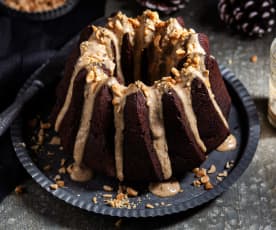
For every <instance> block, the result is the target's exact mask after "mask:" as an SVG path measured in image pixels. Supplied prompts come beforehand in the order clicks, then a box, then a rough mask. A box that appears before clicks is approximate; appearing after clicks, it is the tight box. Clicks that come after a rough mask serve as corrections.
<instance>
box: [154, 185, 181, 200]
mask: <svg viewBox="0 0 276 230" xmlns="http://www.w3.org/2000/svg"><path fill="white" fill-rule="evenodd" d="M149 191H150V192H151V193H152V194H154V195H156V196H159V197H170V196H175V195H176V194H177V193H179V192H180V191H181V187H180V184H179V182H178V181H168V182H161V183H150V185H149Z"/></svg>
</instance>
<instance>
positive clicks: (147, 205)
mask: <svg viewBox="0 0 276 230" xmlns="http://www.w3.org/2000/svg"><path fill="white" fill-rule="evenodd" d="M146 208H154V206H153V205H152V204H146Z"/></svg>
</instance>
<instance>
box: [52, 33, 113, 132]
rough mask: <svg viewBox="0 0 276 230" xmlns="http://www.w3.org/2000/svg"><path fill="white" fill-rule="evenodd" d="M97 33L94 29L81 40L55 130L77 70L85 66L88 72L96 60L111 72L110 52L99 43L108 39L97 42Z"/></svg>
mask: <svg viewBox="0 0 276 230" xmlns="http://www.w3.org/2000/svg"><path fill="white" fill-rule="evenodd" d="M97 31H98V30H97ZM98 34H99V33H96V32H95V31H94V33H93V34H92V35H91V36H90V38H89V40H88V41H84V42H82V43H81V45H80V58H79V59H78V61H77V64H76V65H75V69H74V72H73V74H72V77H71V80H70V84H69V88H68V91H67V95H66V98H65V102H64V104H63V106H62V108H61V110H60V112H59V114H58V116H57V119H56V123H55V130H56V131H58V130H59V126H60V124H61V122H62V120H63V118H64V116H65V114H66V112H67V110H68V108H69V106H70V103H71V98H72V93H73V85H74V80H75V78H76V76H77V74H78V73H79V71H80V70H81V69H83V68H86V69H87V71H88V72H90V70H92V69H95V63H97V62H101V63H103V64H104V65H105V66H106V68H108V69H109V70H110V71H111V72H112V73H113V71H114V68H115V64H114V63H113V61H112V58H113V57H110V55H111V53H110V52H108V50H107V48H106V47H107V45H105V44H101V42H104V41H105V42H106V43H108V41H106V40H107V39H106V38H105V40H104V41H100V42H99V38H97V37H99V35H98ZM108 47H109V46H108ZM107 54H109V56H108V55H107Z"/></svg>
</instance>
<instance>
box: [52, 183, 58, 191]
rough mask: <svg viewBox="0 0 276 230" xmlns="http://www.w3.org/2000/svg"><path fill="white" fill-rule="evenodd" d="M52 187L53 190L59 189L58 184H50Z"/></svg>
mask: <svg viewBox="0 0 276 230" xmlns="http://www.w3.org/2000/svg"><path fill="white" fill-rule="evenodd" d="M50 189H51V190H57V189H58V185H57V184H51V185H50Z"/></svg>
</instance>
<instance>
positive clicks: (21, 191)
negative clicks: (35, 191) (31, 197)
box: [14, 185, 26, 195]
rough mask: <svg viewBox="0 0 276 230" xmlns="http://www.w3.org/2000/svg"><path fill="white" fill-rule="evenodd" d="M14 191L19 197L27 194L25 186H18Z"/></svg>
mask: <svg viewBox="0 0 276 230" xmlns="http://www.w3.org/2000/svg"><path fill="white" fill-rule="evenodd" d="M14 191H15V193H16V194H17V195H20V194H23V193H25V192H26V187H25V186H23V185H18V186H16V187H15V189H14Z"/></svg>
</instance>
